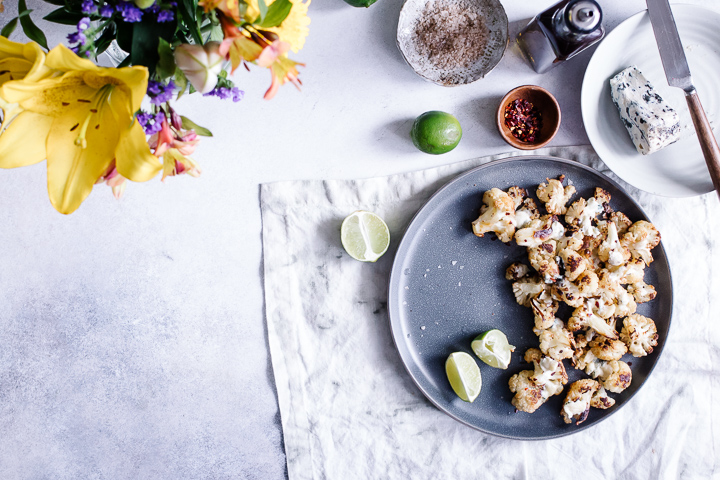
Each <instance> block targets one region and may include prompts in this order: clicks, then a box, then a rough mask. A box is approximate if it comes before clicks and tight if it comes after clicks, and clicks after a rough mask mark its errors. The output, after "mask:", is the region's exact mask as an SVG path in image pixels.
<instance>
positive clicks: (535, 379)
mask: <svg viewBox="0 0 720 480" xmlns="http://www.w3.org/2000/svg"><path fill="white" fill-rule="evenodd" d="M525 361H526V362H532V363H533V367H534V369H533V370H523V371H522V372H520V373H516V374H515V375H513V376H512V377H510V381H509V382H508V383H509V386H510V391H511V392H513V393H514V394H515V396H514V397H513V399H512V401H511V403H512V404H513V405H514V406H515V408H517V409H518V410H520V411H522V412H527V413H533V412H534V411H535V410H537V409H538V408H539V407H540V405H542V404H543V403H545V401H546V400H547V399H548V398H550V397H551V396H553V395H557V394H559V393H560V392H562V389H563V385H565V384H566V383H567V381H568V377H567V373H566V372H565V367H564V366H563V364H562V362H559V361H557V360H553V359H552V358H550V357H547V356H544V355H542V353H541V352H540V350H538V349H536V348H530V349H528V350H527V352H525Z"/></svg>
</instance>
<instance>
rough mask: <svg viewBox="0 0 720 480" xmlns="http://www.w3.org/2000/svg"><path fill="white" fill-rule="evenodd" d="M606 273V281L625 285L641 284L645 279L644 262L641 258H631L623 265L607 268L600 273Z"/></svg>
mask: <svg viewBox="0 0 720 480" xmlns="http://www.w3.org/2000/svg"><path fill="white" fill-rule="evenodd" d="M605 272H607V276H608V277H607V278H608V281H610V282H614V283H617V284H618V285H625V284H628V283H638V282H641V281H642V279H643V278H644V277H645V262H643V259H642V258H631V259H630V260H628V261H627V263H625V264H624V265H620V266H617V267H614V266H612V265H610V266H608V268H607V269H606V270H603V271H602V273H603V274H605Z"/></svg>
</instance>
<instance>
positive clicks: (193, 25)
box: [178, 0, 203, 45]
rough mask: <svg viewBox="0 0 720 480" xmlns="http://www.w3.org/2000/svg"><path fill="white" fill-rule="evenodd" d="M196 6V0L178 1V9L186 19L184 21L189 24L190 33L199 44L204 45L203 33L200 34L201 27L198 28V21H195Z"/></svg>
mask: <svg viewBox="0 0 720 480" xmlns="http://www.w3.org/2000/svg"><path fill="white" fill-rule="evenodd" d="M196 8H197V3H196V2H195V1H194V0H180V1H179V2H178V11H179V13H180V15H182V17H183V19H184V20H185V21H184V22H183V23H184V24H185V25H187V27H188V29H189V30H190V35H191V36H192V38H193V40H194V41H195V43H197V44H198V45H202V44H203V40H202V35H201V34H200V29H199V28H197V22H196V21H195V9H196Z"/></svg>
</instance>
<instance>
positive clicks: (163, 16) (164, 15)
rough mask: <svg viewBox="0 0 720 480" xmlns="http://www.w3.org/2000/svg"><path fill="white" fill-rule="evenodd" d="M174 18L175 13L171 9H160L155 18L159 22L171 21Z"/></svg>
mask: <svg viewBox="0 0 720 480" xmlns="http://www.w3.org/2000/svg"><path fill="white" fill-rule="evenodd" d="M174 19H175V14H174V13H173V12H172V10H160V13H158V16H157V20H158V22H159V23H164V22H172V21H173V20H174Z"/></svg>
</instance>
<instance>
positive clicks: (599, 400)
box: [590, 386, 615, 410]
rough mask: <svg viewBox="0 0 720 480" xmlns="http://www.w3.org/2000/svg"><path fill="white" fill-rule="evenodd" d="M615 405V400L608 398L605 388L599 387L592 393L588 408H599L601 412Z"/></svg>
mask: <svg viewBox="0 0 720 480" xmlns="http://www.w3.org/2000/svg"><path fill="white" fill-rule="evenodd" d="M613 405H615V399H613V398H610V397H608V394H607V392H606V391H605V388H603V387H602V386H600V388H598V390H597V392H595V393H593V396H592V398H591V399H590V406H591V407H593V408H601V409H603V410H605V409H608V408H610V407H612V406H613Z"/></svg>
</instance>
